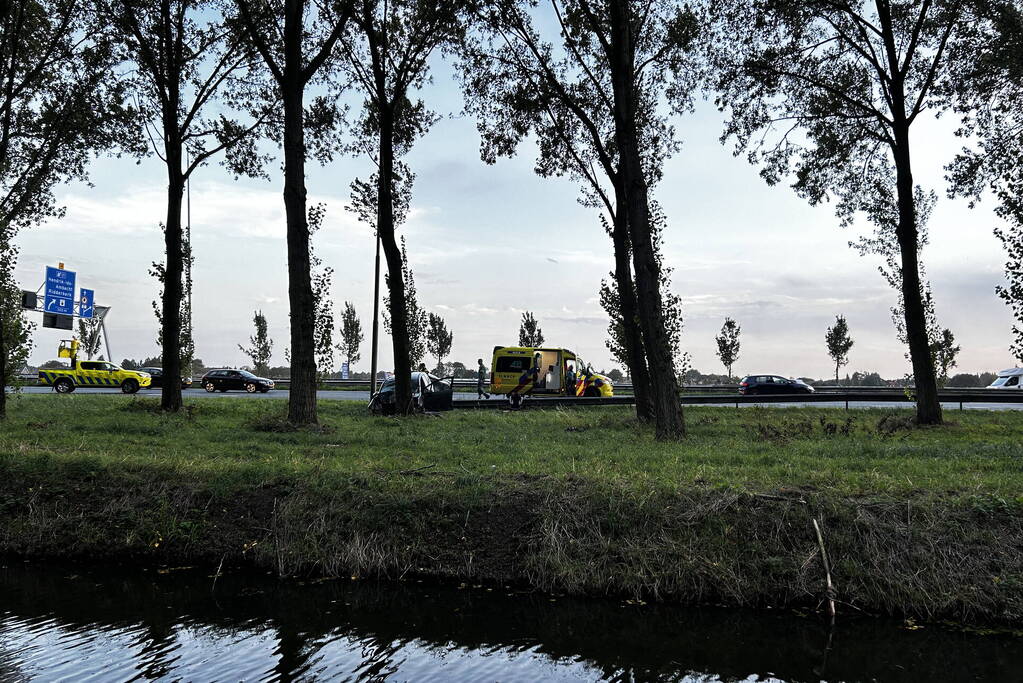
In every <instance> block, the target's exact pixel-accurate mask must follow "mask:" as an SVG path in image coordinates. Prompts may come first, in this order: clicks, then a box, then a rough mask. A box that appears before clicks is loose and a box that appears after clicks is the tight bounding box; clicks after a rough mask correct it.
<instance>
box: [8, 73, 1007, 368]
mask: <svg viewBox="0 0 1023 683" xmlns="http://www.w3.org/2000/svg"><path fill="white" fill-rule="evenodd" d="M425 98H426V100H427V102H428V104H429V105H430V106H431V107H433V108H434V109H435V110H436V111H438V112H440V113H442V114H446V115H447V116H446V117H445V118H444V119H443V120H441V121H440V122H439V123H438V124H437V125H435V126H434V128H433V129H432V130H431V131H430V133H429V134H428V135H427V136H426V137H425V138H424V139H423V140H421V141H420V142H419V143H418V144H417V145H416V147H415V149H414V151H413V152H412V154H411V155H409V157H408V159H407V160H408V162H409V164H410V166H411V167H412V169H413V170H414V171H415V173H416V174H417V179H416V183H415V188H414V198H413V209H412V212H411V216H410V218H409V220H408V222H407V224H406V225H405V226H404V227H403V228H402V231H401V232H402V234H403V235H404V236H405V238H406V240H407V242H408V253H409V260H410V262H411V266H412V269H413V271H414V273H415V279H416V286H417V289H418V291H419V301H420V304H421V305H422V306H424V307H425V308H426V309H427V310H430V311H434V312H437V313H439V314H441V315H442V316H443V317H444V318H445V319H446V320H447V323H448V326H449V328H450V329H451V330H452V331H453V332H454V346H453V352H452V357H451V358H450V359H449V360H460V361H462V362H464V363H466V364H467V365H468V364H471V363H474V362H475V359H476V358H478V357H480V356H482V357H484V358H485V359H488V358H489V356H490V354H491V350H492V348H493V347H494V346H495V345H509V344H515V343H516V342H517V332H518V324H519V318H520V314H521V312H522V311H524V310H527V309H528V310H531V311H533V312H534V313H535V315H536V317H537V319H538V320H539V322H540V325H541V327H542V329H543V332H544V336H545V337H546V340H547V343H549V344H551V345H554V346H565V347H568V348H571V349H573V350H575V351H577V352H578V353H580V354H581V355H582V356H583V358H585V359H586V360H588V361H590V362H592V363H593V365H594V366H595V367H603V368H608V369H609V368H610V367H612V366H613V364H612V363H611V361H610V358H609V355H608V353H607V350H606V348H605V346H604V340H605V338H606V327H607V318H606V316H605V314H604V312H603V310H602V309H601V308H600V305H599V303H598V300H597V293H598V288H599V285H600V280H601V278H604V277H607V275H608V272H609V271H610V270H611V268H612V252H611V242H610V239H609V238H608V237H607V236H606V235H605V234H604V232H603V230H602V228H601V225H600V223H599V220H598V216H597V214H596V212H595V211H594V210H591V209H586V208H583V207H581V206H580V205H579V204H578V203H577V201H576V198H577V197H578V191H577V187H576V186H575V185H574V183H572V182H569V181H566V180H544V179H541V178H538V177H537V176H535V175H534V173H533V170H532V168H533V158H534V157H533V154H532V152H533V149H532V148H531V147H530V146H529V145H526V146H524V147H523V148H522V149H521V151H520V153H519V155H518V156H517V157H515V158H513V159H511V160H502V161H500V162H499V163H498V164H497V165H495V166H487V165H485V164H483V163H482V162H480V160H479V156H478V146H479V138H478V135H477V133H476V128H475V123H474V121H473V120H471V119H467V118H463V117H461V116H459V115H457V113H458V112H459V110H460V109H461V97H460V94H459V90H458V87H457V85H456V84H455V83H454V81H453V79H452V77H451V73H450V71H449V70H447V69H446V68H445V67H444V66H443V65H441V67H440V68H439V69H437V70H436V72H435V83H434V84H433V85H431V86H430V87H429V88H428V90H427V91H426V92H425ZM674 123H675V124H676V128H677V130H678V132H679V135H680V137H681V138H682V140H683V141H684V147H683V150H682V152H681V153H680V154H678V155H676V156H675V157H674V158H673V159H671V160H670V161H668V163H667V165H666V168H665V173H664V179H663V181H662V182H661V183H660V185H658V186H657V188H656V190H655V197H656V199H657V200H658V201H659V202H660V203H661V204H662V205H663V207H664V209H665V212H666V214H667V216H668V226H667V229H666V231H665V235H664V250H665V257H666V258H665V261H666V263H667V264H668V265H670V266H671V267H672V268H674V276H673V285H672V288H673V290H674V291H675V292H676V293H677V294H679V295H680V296H681V297H682V300H683V302H684V306H685V330H684V333H683V347H684V348H685V349H686V350H687V351H688V352H689V353H690V354H691V356H692V359H693V365H694V367H696V368H697V369H699V370H701V371H703V372H723V368H722V367H721V364H720V363H719V362H718V360H717V357H716V354H715V350H716V346H715V343H714V336H715V334H716V333H717V332H718V330H719V329H720V327H721V324H722V322H723V320H724V317H725V316H731V317H733V318H735V319H736V320H737V321H738V322H739V324H740V325H741V326H742V337H741V341H742V350H741V352H740V357H739V361H738V362H737V363H736V366H735V368H734V371H735V372H737V373H749V372H764V373H777V374H782V375H786V376H810V377H827V376H829V375H832V374H833V372H834V370H833V367H832V365H831V362H830V359H829V358H828V355H827V351H826V348H825V344H824V333H825V330H826V328H827V327H828V326H829V325H830V324H832V323H833V322H834V317H835V315H836V314H844V315H845V316H846V317H847V319H848V322H849V327H850V330H851V334H852V336H853V338H854V339H855V341H856V344H855V346H854V347H853V349H852V352H851V356H850V357H851V363H850V365H849V367H848V368H846V370H847V371H849V372H852V371H854V370H876V371H878V372H880V373H881V374H883V375H885V376H889V377H894V376H902V375H903V374H905V373H907V372H909V371H910V368H909V363H908V362H907V361H906V359H905V358H904V352H905V351H904V348H903V347H902V345H900V344H899V342H898V341H897V339H896V337H895V330H894V327H893V325H892V322H891V317H890V313H889V309H890V308H891V306H892V305H893V304H894V302H895V293H894V291H893V290H891V289H890V288H889V287H888V286H887V284H886V283H885V281H884V280H883V278H882V277H881V276H880V275H879V274H878V272H877V267H878V265H879V264H880V259H879V258H878V257H861V256H859V255H858V253H857V252H856V251H855V250H853V249H851V248H850V247H849V246H848V243H849V241H850V240H854V239H856V238H857V237H858V236H859V235H860V234H863V233H865V232H869V230H870V226H869V225H867V224H866V223H861V224H859V225H857V226H855V227H854V228H851V229H842V228H840V227H839V225H838V220H837V219H836V218H835V217H834V214H833V211H832V207H830V206H822V207H816V208H811V207H810V206H808V205H807V204H806V203H805V202H804V201H802V200H800V199H798V198H797V197H796V196H795V195H794V193H793V192H792V191H791V190H790V189H789V188H788V187H786V186H778V187H773V188H772V187H767V186H766V185H765V184H764V182H763V181H762V180H761V179H760V178H759V176H758V175H757V171H756V169H754V168H753V167H751V166H749V165H748V164H747V163H746V162H745V160H744V159H743V158H735V157H733V156H732V154H731V151H730V148H726V147H722V146H721V145H720V144H719V142H718V138H719V136H720V132H721V129H722V116H721V114H719V113H718V112H717V111H716V110H715V109H714V108H713V107H712V106H710V105H709V104H703V105H701V106H699V107H698V109H697V113H696V114H695V115H692V116H688V117H684V118H678V119H676V120H675V122H674ZM953 127H954V122H953V121H949V120H942V121H939V122H928V121H923V120H921V121H920V122H919V123H918V124H917V126H916V128H917V130H916V131H915V138H914V140H913V142H914V145H915V146H914V149H913V151H914V171H915V178H916V180H917V182H918V183H920V184H923V185H924V186H925V187H929V188H933V189H935V190H936V191H937V192H938V193H939V195H941V198H940V199H939V202H938V205H937V206H936V208H935V210H934V214H933V216H932V219H931V223H930V236H931V237H930V242H931V243H930V245H929V246H928V247H927V248H926V249H925V250H924V253H923V258H924V261H925V263H926V266H927V273H928V276H929V278H930V280H931V283H932V287H933V291H934V296H935V301H936V307H937V314H938V319H939V322H940V323H941V325H942V326H945V327H949V328H951V329H952V331H953V332H954V333H955V336H956V339H957V341H958V342H959V343H960V345H961V346H962V353H961V354H960V357H959V368H960V370H962V371H973V372H976V371H982V370H997V369H1001V368H1004V367H1010V366H1012V365H1013V361H1012V359H1011V357H1010V356H1009V354H1008V351H1007V347H1008V345H1009V341H1010V339H1009V335H1010V327H1011V316H1010V314H1009V311H1008V309H1007V307H1006V306H1004V305H1003V304H1002V303H1001V301H1000V300H998V298H997V297H996V295H995V293H994V288H995V286H996V285H997V284H999V283H1000V282H1001V281H1002V277H1003V276H1002V273H1001V271H1002V263H1003V261H1004V256H1003V253H1002V249H1001V245H1000V244H999V242H998V241H997V239H996V238H995V237H994V236H993V235H992V229H993V228H994V227H995V226H996V225H998V222H997V219H996V218H995V217H994V216H993V213H992V211H991V208H992V207H991V204H990V202H988V203H987V204H986V205H981V206H980V207H978V208H977V209H973V210H971V209H969V208H968V207H967V205H966V203H965V202H964V201H961V200H955V201H953V200H949V199H946V198H945V197H944V190H945V184H944V181H943V170H942V167H943V165H944V164H945V163H947V162H948V160H949V159H951V157H952V156H953V154H954V153H955V151H956V150H957V149H958V148H959V146H960V144H959V141H957V140H956V139H955V138H954V136H953V135H952V129H953ZM368 170H369V168H368V165H367V162H366V161H365V160H357V159H348V158H344V159H338V160H336V161H335V162H334V163H332V164H330V165H328V166H326V167H321V166H318V165H317V164H315V163H310V164H309V166H308V168H307V173H308V178H307V187H308V190H309V199H310V202H324V203H325V204H326V205H327V218H326V221H325V223H324V227H323V228H322V230H321V231H320V232H319V233H317V234H316V236H315V238H314V244H315V249H316V252H317V253H318V255H319V256H320V257H321V258H322V259H323V261H324V263H325V264H326V265H329V266H331V267H333V268H334V273H335V276H334V288H333V295H334V298H335V301H336V302H337V304H338V307H339V308H340V307H341V306H342V302H344V301H345V300H349V301H352V302H353V303H354V304H355V306H356V309H357V310H358V312H359V314H360V316H361V317H362V320H363V325H364V327H365V328H366V329H367V335H366V343H365V345H364V348H363V354H362V355H363V360H362V361H361V362H360V363H358V364H357V366H356V369H360V370H366V369H368V367H369V333H368V328H369V324H370V316H371V313H372V291H373V286H372V285H373V283H372V280H373V236H372V232H371V230H370V229H369V228H368V227H367V226H365V225H362V224H360V223H358V222H357V221H356V220H355V218H354V216H353V215H352V214H350V213H349V212H347V211H346V210H345V208H344V207H345V205H346V204H347V202H348V195H349V189H348V188H349V184H350V183H351V181H352V179H353V178H354V177H356V176H362V177H364V178H365V177H366V176H367V173H368ZM275 171H276V169H273V170H272V172H271V176H272V180H271V182H265V181H254V180H239V181H235V180H234V179H233V178H232V177H231V176H230V175H229V174H228V173H226V172H225V171H224V170H223V169H222V168H220V167H219V166H217V165H211V166H208V167H206V168H204V169H200V170H199V171H198V172H197V173H196V174H195V176H194V177H193V183H192V230H193V242H194V253H195V257H196V264H195V271H194V277H195V293H194V301H195V304H194V306H195V313H194V315H195V337H196V349H197V356H198V357H199V358H202V360H203V361H204V362H205V363H206V365H207V366H212V365H241V364H244V363H247V362H248V361H247V359H246V357H245V356H244V355H243V354H242V353H241V352H240V351H239V350H238V344H239V343H246V342H247V339H248V337H249V335H250V334H251V333H252V315H253V311H254V310H255V309H260V310H262V311H263V312H264V313H265V314H266V316H267V318H268V321H269V324H270V334H271V336H272V338H273V339H274V342H275V345H274V356H273V360H272V362H273V363H274V364H283V363H284V350H285V348H286V345H287V343H288V304H287V273H286V262H285V254H286V250H285V238H284V236H285V222H284V206H283V202H282V198H281V189H282V182H283V180H282V178H281V177H280V174H279V173H276V172H275ZM91 180H92V183H93V186H92V187H88V186H84V185H75V186H70V187H65V188H61V189H60V190H59V192H58V195H59V199H60V202H61V203H62V204H63V205H65V206H66V207H67V215H66V217H65V218H64V219H62V220H60V221H53V222H51V223H50V224H48V225H45V226H43V227H40V228H36V229H32V230H27V231H24V232H23V233H22V234H21V235H20V236H19V238H18V243H19V244H20V246H21V258H20V261H19V264H18V269H17V277H18V280H19V281H20V283H21V284H22V286H23V287H25V288H28V289H35V288H36V287H37V286H39V285H40V284H41V283H42V281H43V273H44V267H45V266H46V265H56V263H57V262H58V261H63V262H64V263H65V264H66V267H67V268H68V269H71V270H75V271H77V273H78V285H79V286H84V287H90V288H92V289H95V290H96V302H97V304H100V305H107V306H111V307H112V310H111V312H110V315H109V318H108V319H107V330H108V332H109V334H110V340H109V341H110V347H111V352H112V355H113V357H114V358H113V359H114V360H115V361H120V360H121V359H122V358H126V357H128V358H137V359H141V358H143V357H146V356H150V355H156V354H157V353H158V349H157V346H156V321H155V318H154V316H153V313H152V308H151V304H150V302H151V301H152V300H153V299H154V298H156V297H157V295H158V291H159V286H158V284H157V282H156V281H155V280H154V279H153V278H152V277H150V276H149V275H148V274H147V271H148V270H149V268H150V263H151V262H152V261H156V260H160V259H161V258H162V255H163V247H162V234H161V232H160V228H159V223H160V221H161V220H162V217H163V215H164V212H165V187H166V183H165V180H164V169H163V167H162V165H161V163H160V162H159V161H158V160H155V159H149V160H146V161H143V162H142V163H141V164H137V163H136V162H135V161H134V160H131V159H116V158H103V159H100V160H98V161H97V162H96V163H95V164H94V165H93V167H92V173H91ZM63 334H65V335H66V332H64V333H63ZM381 334H382V343H381V353H380V358H381V367H382V368H385V369H388V370H389V369H391V352H390V338H389V337H387V336H386V335H384V334H383V330H381ZM61 336H62V333H61V332H59V331H56V330H43V329H41V328H40V329H39V330H38V331H37V333H36V336H35V341H36V348H35V351H34V353H33V354H32V362H33V363H39V362H42V361H45V360H47V359H50V358H52V357H54V356H55V355H56V351H55V348H56V344H57V341H58V340H59V339H60V338H61ZM487 362H488V364H489V360H488V361H487Z"/></svg>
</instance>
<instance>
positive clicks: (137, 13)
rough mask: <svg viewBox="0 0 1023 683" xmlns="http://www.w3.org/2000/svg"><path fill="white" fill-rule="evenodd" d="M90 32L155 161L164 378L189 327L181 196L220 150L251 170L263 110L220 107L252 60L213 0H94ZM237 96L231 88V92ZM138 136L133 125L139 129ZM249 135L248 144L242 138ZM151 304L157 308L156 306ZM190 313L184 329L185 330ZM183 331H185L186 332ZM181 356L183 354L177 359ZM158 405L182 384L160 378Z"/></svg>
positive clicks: (175, 404)
mask: <svg viewBox="0 0 1023 683" xmlns="http://www.w3.org/2000/svg"><path fill="white" fill-rule="evenodd" d="M94 2H95V6H96V10H97V19H98V24H97V30H98V31H100V32H105V33H108V34H109V35H110V38H111V41H112V43H113V44H114V45H115V46H116V48H115V50H116V52H115V54H116V55H117V57H118V58H119V59H120V60H121V62H122V64H123V66H124V71H125V74H124V78H125V80H126V83H127V84H128V85H129V86H130V91H131V96H132V97H133V99H134V101H135V102H136V103H137V106H138V112H137V113H138V119H139V120H138V122H137V125H138V127H139V128H140V129H144V130H145V137H146V139H147V140H148V143H149V145H148V147H149V149H148V150H147V151H149V152H152V153H153V154H155V155H156V156H157V157H159V159H160V160H161V161H162V162H163V164H164V166H165V169H166V174H167V207H166V218H165V220H164V223H163V226H162V227H163V237H164V251H165V256H166V260H165V261H164V263H162V264H154V270H153V273H154V275H156V276H157V278H158V279H159V280H160V282H161V284H162V285H163V291H162V301H161V304H160V306H159V310H158V319H159V321H160V327H161V329H160V342H161V347H162V349H161V356H162V358H163V370H164V373H165V374H166V375H167V376H168V377H179V376H181V375H182V374H185V372H184V371H185V368H184V367H183V362H182V361H183V360H184V361H186V362H190V360H191V353H192V352H191V351H189V352H188V353H186V354H182V346H186V347H187V346H189V345H190V344H191V335H190V334H188V336H187V337H186V338H185V339H184V343H182V342H183V340H182V312H183V311H184V312H185V313H187V314H188V315H189V318H190V317H191V311H190V310H189V309H188V308H187V304H186V302H185V296H184V295H185V291H184V283H183V277H182V275H183V272H184V267H185V262H186V260H187V259H191V253H190V245H186V244H185V240H184V232H183V230H182V199H183V196H184V190H185V184H186V183H187V182H188V179H189V178H190V177H191V175H192V174H193V172H194V171H195V170H196V169H197V168H199V167H200V166H202V165H204V164H206V163H207V162H208V161H209V160H210V159H211V158H212V157H214V156H215V155H217V154H219V153H221V152H226V153H227V161H228V163H229V165H231V167H232V168H233V169H234V170H235V171H236V172H244V173H248V174H254V173H258V161H259V155H258V154H257V153H256V152H255V147H254V145H253V144H252V140H251V137H250V133H251V132H252V131H253V130H254V129H255V128H256V127H257V126H259V125H261V123H262V121H263V118H264V117H265V116H266V111H264V112H259V113H257V114H256V115H255V116H254V117H253V120H250V121H244V122H243V121H240V120H237V119H232V118H229V117H228V116H226V115H225V113H224V109H225V106H224V105H225V104H226V100H227V99H228V97H229V94H228V91H229V90H231V89H232V88H235V89H237V84H239V83H242V82H244V79H246V78H247V77H249V76H250V75H251V72H252V70H253V66H254V64H255V60H256V59H258V57H256V55H255V53H254V51H253V50H251V48H250V47H249V46H248V45H246V44H245V43H244V42H243V41H242V40H241V37H240V36H239V35H238V34H237V33H235V32H232V31H231V30H229V28H228V26H227V23H226V21H225V19H224V18H223V17H222V16H221V15H220V12H219V5H218V4H217V2H215V1H214V0H155V1H154V0H94ZM233 94H234V96H236V97H237V96H239V93H233ZM139 134H140V135H141V134H142V133H141V130H140V131H139ZM246 138H249V139H248V141H247V142H248V144H243V143H244V142H245V141H246ZM154 308H155V306H154ZM190 324H191V320H189V321H188V325H187V326H186V327H189V328H190ZM188 332H190V329H189V330H188ZM182 355H185V356H186V358H184V359H183V358H182ZM160 407H161V408H163V410H167V411H177V410H180V409H181V384H180V382H164V383H163V387H162V389H161V391H160Z"/></svg>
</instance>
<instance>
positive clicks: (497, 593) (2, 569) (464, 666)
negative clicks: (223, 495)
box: [0, 560, 1023, 683]
mask: <svg viewBox="0 0 1023 683" xmlns="http://www.w3.org/2000/svg"><path fill="white" fill-rule="evenodd" d="M30 680H31V681H36V680H41V681H52V680H67V681H128V680H181V681H272V680H280V681H290V680H328V681H341V680H363V681H367V680H372V681H376V680H401V681H405V680H408V681H531V682H532V681H596V680H611V681H643V680H658V681H661V680H664V681H718V680H721V681H746V680H775V681H820V680H826V681H920V680H932V681H1019V680H1023V638H1017V637H1013V636H1007V635H996V636H980V635H972V634H967V633H962V632H957V631H952V630H946V629H943V628H940V627H932V626H927V627H925V628H917V629H913V628H907V627H906V626H905V625H904V624H902V623H899V622H892V621H886V620H877V619H852V618H849V617H846V618H844V619H840V620H839V623H838V625H837V626H836V627H835V629H834V630H833V631H831V632H830V633H829V629H828V628H827V627H826V625H825V624H823V623H822V622H821V621H820V620H819V619H818V618H817V617H816V616H809V617H805V618H802V617H799V616H797V615H794V614H790V613H772V612H766V613H765V612H752V611H743V610H727V609H717V608H700V609H696V608H679V607H667V606H658V605H638V604H630V603H628V602H622V601H610V600H578V599H569V598H560V597H552V596H547V595H539V594H532V593H519V592H515V591H511V590H507V589H505V590H502V589H501V588H492V589H491V590H488V589H487V588H486V587H474V586H465V587H463V588H457V587H438V586H431V585H425V584H418V583H415V582H413V583H401V584H391V583H377V582H366V581H348V580H345V581H328V582H301V581H276V580H272V579H270V578H265V579H264V578H261V577H254V576H252V575H251V574H248V575H246V574H226V575H222V576H220V577H219V578H218V579H217V581H216V584H215V586H214V585H213V579H212V577H211V576H210V573H209V572H208V571H199V570H193V569H187V568H185V569H181V568H178V569H171V570H148V571H142V570H132V571H131V572H127V571H122V570H117V571H98V570H83V569H74V568H66V567H61V568H54V567H50V566H47V565H43V564H35V563H23V562H21V561H10V560H9V561H6V563H4V562H0V681H3V682H4V683H8V682H13V681H30Z"/></svg>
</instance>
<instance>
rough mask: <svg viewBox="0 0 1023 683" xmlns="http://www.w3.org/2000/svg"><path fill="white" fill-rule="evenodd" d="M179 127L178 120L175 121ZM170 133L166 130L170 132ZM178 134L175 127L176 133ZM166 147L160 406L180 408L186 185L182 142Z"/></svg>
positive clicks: (172, 408)
mask: <svg viewBox="0 0 1023 683" xmlns="http://www.w3.org/2000/svg"><path fill="white" fill-rule="evenodd" d="M175 128H176V123H175ZM167 134H168V133H165V135H167ZM174 137H175V138H176V131H175V133H174ZM168 147H169V149H167V223H166V224H165V226H164V246H165V249H166V252H167V262H166V264H165V265H164V273H163V349H162V350H161V355H162V358H163V388H162V390H161V391H160V407H161V408H162V409H163V410H166V411H169V412H177V411H179V410H181V380H180V379H179V378H180V377H181V299H182V296H183V295H184V290H183V287H182V284H181V274H182V271H183V270H184V263H183V259H184V256H183V253H182V248H181V240H182V232H181V199H182V193H183V191H184V188H185V182H184V178H183V177H182V173H181V144H180V141H176V144H175V143H174V142H172V143H171V144H169V145H168ZM175 147H176V149H175Z"/></svg>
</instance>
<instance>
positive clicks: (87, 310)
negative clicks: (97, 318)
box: [78, 287, 96, 318]
mask: <svg viewBox="0 0 1023 683" xmlns="http://www.w3.org/2000/svg"><path fill="white" fill-rule="evenodd" d="M95 298H96V293H95V292H93V291H92V290H91V289H86V288H85V287H82V288H81V289H80V290H78V316H79V317H81V318H91V317H92V311H93V300H94V299H95Z"/></svg>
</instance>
